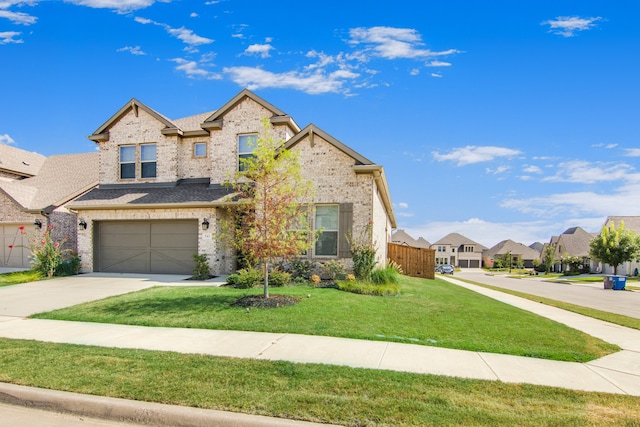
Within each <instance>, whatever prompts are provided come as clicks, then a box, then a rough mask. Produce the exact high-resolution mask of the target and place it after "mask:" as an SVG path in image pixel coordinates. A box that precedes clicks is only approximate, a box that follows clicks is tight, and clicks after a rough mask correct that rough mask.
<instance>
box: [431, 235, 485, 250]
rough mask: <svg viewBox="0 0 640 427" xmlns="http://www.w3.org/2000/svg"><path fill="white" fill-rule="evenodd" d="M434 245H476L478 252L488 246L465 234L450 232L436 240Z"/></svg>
mask: <svg viewBox="0 0 640 427" xmlns="http://www.w3.org/2000/svg"><path fill="white" fill-rule="evenodd" d="M434 245H451V246H455V247H458V246H461V245H474V246H476V248H475V249H476V252H478V251H480V250H485V249H487V247H486V246H483V245H481V244H480V243H478V242H474V241H473V240H471V239H469V238H468V237H465V236H463V235H462V234H460V233H449V234H447V235H446V236H444V237H443V238H442V239H440V240H438V241H437V242H435V243H434ZM432 246H433V245H432Z"/></svg>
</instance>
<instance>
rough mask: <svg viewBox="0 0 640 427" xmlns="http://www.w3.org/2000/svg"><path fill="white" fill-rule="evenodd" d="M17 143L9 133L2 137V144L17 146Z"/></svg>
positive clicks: (0, 142)
mask: <svg viewBox="0 0 640 427" xmlns="http://www.w3.org/2000/svg"><path fill="white" fill-rule="evenodd" d="M15 143H16V142H15V141H14V140H13V138H11V137H10V136H9V134H8V133H5V134H4V135H0V144H5V145H15Z"/></svg>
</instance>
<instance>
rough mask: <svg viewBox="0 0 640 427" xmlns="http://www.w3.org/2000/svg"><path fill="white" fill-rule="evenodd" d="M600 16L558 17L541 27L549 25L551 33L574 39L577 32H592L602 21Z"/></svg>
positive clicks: (543, 23) (545, 22)
mask: <svg viewBox="0 0 640 427" xmlns="http://www.w3.org/2000/svg"><path fill="white" fill-rule="evenodd" d="M601 20H602V18H601V17H600V16H596V17H592V18H580V17H579V16H558V17H556V18H555V19H551V20H548V21H544V22H542V24H541V25H548V26H549V28H550V29H549V32H551V33H554V34H558V35H561V36H563V37H573V36H574V35H575V33H576V32H577V31H585V30H590V29H591V28H594V27H595V26H596V24H595V23H596V22H598V21H601Z"/></svg>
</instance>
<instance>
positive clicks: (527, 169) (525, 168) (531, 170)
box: [522, 165, 542, 174]
mask: <svg viewBox="0 0 640 427" xmlns="http://www.w3.org/2000/svg"><path fill="white" fill-rule="evenodd" d="M522 171H523V172H526V173H538V174H540V173H542V169H540V168H539V167H538V166H533V165H525V166H523V168H522Z"/></svg>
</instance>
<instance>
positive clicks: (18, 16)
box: [0, 0, 640, 246]
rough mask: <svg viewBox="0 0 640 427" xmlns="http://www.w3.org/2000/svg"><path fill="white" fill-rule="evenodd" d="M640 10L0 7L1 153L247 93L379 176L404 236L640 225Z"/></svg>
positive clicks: (52, 150)
mask: <svg viewBox="0 0 640 427" xmlns="http://www.w3.org/2000/svg"><path fill="white" fill-rule="evenodd" d="M639 18H640V2H632V1H624V2H613V1H588V0H585V1H577V0H576V1H563V0H555V1H545V0H539V1H488V2H476V1H459V0H450V1H447V2H442V1H438V2H436V1H430V0H425V1H420V2H418V1H415V0H396V1H394V2H392V3H389V2H381V1H368V2H345V1H335V0H325V1H322V2H300V1H291V0H281V1H279V2H275V3H265V2H260V1H254V0H220V1H215V0H214V1H205V0H200V1H186V0H183V1H180V0H164V1H154V0H122V1H117V0H66V1H62V0H43V1H15V0H0V58H1V61H0V64H1V71H0V93H1V94H2V97H1V101H0V143H5V144H11V145H14V146H16V147H19V148H22V149H25V150H30V151H36V152H39V153H42V154H44V155H52V154H62V153H77V152H84V151H91V150H95V146H94V144H93V143H92V142H91V141H89V140H88V139H87V138H86V136H87V135H89V134H91V133H92V132H93V131H94V130H95V129H97V128H98V127H99V126H100V125H101V124H102V123H104V122H105V121H106V120H107V119H108V118H109V117H110V116H111V115H112V114H113V113H115V112H116V111H117V110H118V109H119V108H120V107H122V105H124V104H125V103H126V102H127V101H128V100H129V99H130V98H132V97H135V98H137V99H139V100H140V101H142V102H143V103H145V104H147V105H148V106H150V107H151V108H154V109H155V110H157V111H159V112H160V113H162V114H164V115H165V116H167V117H170V118H172V119H176V118H180V117H185V116H190V115H193V114H198V113H202V112H205V111H211V110H214V109H216V108H217V107H219V106H221V105H222V104H223V103H225V102H226V101H227V100H229V99H230V98H231V97H233V96H234V95H236V94H237V93H238V92H239V91H240V90H241V89H243V88H245V87H247V88H249V89H251V90H253V91H254V92H256V93H257V94H258V95H260V96H261V97H263V98H265V99H266V100H267V101H269V102H271V103H272V104H274V105H275V106H277V107H278V108H280V109H282V110H283V111H285V112H287V113H289V114H291V115H292V116H293V117H294V119H295V120H296V121H297V123H298V124H299V125H300V126H301V127H304V126H306V125H307V124H309V123H313V124H315V125H316V126H318V127H320V128H322V129H323V130H325V131H326V132H328V133H329V134H331V135H332V136H334V137H335V138H337V139H338V140H340V141H342V142H343V143H345V144H347V145H348V146H350V147H352V148H353V149H355V150H356V151H358V152H360V153H361V154H363V155H364V156H365V157H367V158H369V159H371V160H373V161H375V162H377V163H379V164H382V165H383V166H384V167H385V171H386V175H387V180H388V183H389V186H390V189H391V197H392V200H393V202H394V206H395V213H396V216H397V220H398V227H399V228H402V229H405V230H406V231H407V232H409V233H410V234H412V235H413V236H414V237H416V238H417V237H419V236H422V237H424V238H426V239H427V240H429V241H430V242H435V241H436V240H438V239H440V238H441V237H443V236H444V235H446V234H447V233H449V232H459V233H462V234H464V235H466V236H467V237H469V238H471V239H473V240H475V241H477V242H478V243H481V244H483V245H485V246H493V245H494V244H496V243H498V242H499V241H501V240H503V239H508V238H511V239H513V240H516V241H518V242H521V243H524V244H527V245H528V244H530V243H533V242H535V241H542V242H546V241H548V240H549V239H550V237H551V236H552V235H557V234H559V233H561V232H563V231H564V230H566V229H567V228H569V227H573V226H581V227H583V228H585V229H586V230H587V231H599V229H600V228H601V226H602V224H603V222H604V219H605V217H606V216H607V215H640V197H639V196H640V172H639V170H638V164H639V160H640V139H639V136H640V114H639V113H640V103H639V101H638V100H640V85H639V84H638V76H640V55H639V54H638V52H639V47H640V26H638V24H637V23H638V20H639Z"/></svg>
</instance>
